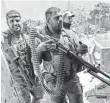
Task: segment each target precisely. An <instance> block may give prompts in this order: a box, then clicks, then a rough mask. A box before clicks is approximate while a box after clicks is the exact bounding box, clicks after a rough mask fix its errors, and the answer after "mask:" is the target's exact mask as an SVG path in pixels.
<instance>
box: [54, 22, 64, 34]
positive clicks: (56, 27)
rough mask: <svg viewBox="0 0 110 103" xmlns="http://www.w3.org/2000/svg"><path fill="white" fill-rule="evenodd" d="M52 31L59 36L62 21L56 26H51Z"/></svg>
mask: <svg viewBox="0 0 110 103" xmlns="http://www.w3.org/2000/svg"><path fill="white" fill-rule="evenodd" d="M52 29H53V30H54V31H55V32H56V33H57V34H59V33H60V32H61V30H62V21H61V22H59V24H58V25H57V26H52Z"/></svg>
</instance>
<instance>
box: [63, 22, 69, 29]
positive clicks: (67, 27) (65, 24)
mask: <svg viewBox="0 0 110 103" xmlns="http://www.w3.org/2000/svg"><path fill="white" fill-rule="evenodd" d="M63 26H64V28H66V29H70V27H71V24H70V23H65V22H63Z"/></svg>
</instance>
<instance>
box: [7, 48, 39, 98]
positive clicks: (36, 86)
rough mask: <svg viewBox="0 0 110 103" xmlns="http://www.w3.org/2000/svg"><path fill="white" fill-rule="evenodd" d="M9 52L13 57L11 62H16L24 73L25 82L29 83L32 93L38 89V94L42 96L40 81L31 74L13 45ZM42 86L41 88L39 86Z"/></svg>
mask: <svg viewBox="0 0 110 103" xmlns="http://www.w3.org/2000/svg"><path fill="white" fill-rule="evenodd" d="M9 48H10V49H9V50H8V54H9V56H10V57H11V60H12V61H11V63H12V64H15V65H16V67H18V69H19V71H20V73H21V74H22V76H23V78H24V79H25V82H26V83H27V86H28V87H29V89H30V91H31V92H32V93H35V94H36V91H35V89H37V95H38V96H41V91H40V88H41V87H40V86H39V81H35V80H34V79H33V78H32V77H31V76H30V75H29V71H28V70H27V68H26V67H25V66H24V64H23V60H22V59H21V58H20V57H19V55H18V54H17V52H16V51H15V50H14V48H13V47H9ZM39 87H40V88H39Z"/></svg>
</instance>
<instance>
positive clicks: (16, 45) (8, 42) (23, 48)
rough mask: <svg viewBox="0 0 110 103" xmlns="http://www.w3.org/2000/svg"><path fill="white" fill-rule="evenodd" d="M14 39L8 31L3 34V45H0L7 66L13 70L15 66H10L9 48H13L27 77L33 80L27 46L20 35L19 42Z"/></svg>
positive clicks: (29, 52)
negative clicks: (25, 70)
mask: <svg viewBox="0 0 110 103" xmlns="http://www.w3.org/2000/svg"><path fill="white" fill-rule="evenodd" d="M14 39H15V38H14V36H13V34H12V33H11V32H10V31H9V30H8V31H7V32H4V43H2V46H3V50H4V53H5V57H6V60H7V61H8V64H9V66H10V69H11V70H13V69H14V68H15V65H14V64H11V61H12V54H11V52H10V47H13V50H14V51H15V52H17V55H16V56H19V57H20V58H21V60H22V62H23V64H24V66H25V67H26V68H27V70H28V73H29V75H30V76H32V77H33V78H35V75H34V71H33V66H32V63H31V51H30V48H29V46H28V44H27V43H26V41H25V40H24V37H23V35H22V34H21V37H20V39H19V40H14ZM16 69H17V67H16Z"/></svg>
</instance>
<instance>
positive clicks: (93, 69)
mask: <svg viewBox="0 0 110 103" xmlns="http://www.w3.org/2000/svg"><path fill="white" fill-rule="evenodd" d="M33 31H34V30H33ZM35 37H38V38H39V39H40V40H41V41H46V40H49V39H53V41H54V42H55V44H56V47H57V48H58V49H59V50H61V51H63V52H64V53H66V54H68V55H70V56H71V57H72V58H76V59H77V60H78V61H79V62H80V63H81V64H82V65H83V66H85V67H86V68H88V71H87V72H88V73H90V74H91V75H93V76H95V77H96V78H98V79H99V80H101V81H102V82H104V83H106V84H107V85H109V86H110V82H108V81H107V80H105V79H103V78H102V77H100V76H99V75H97V73H100V74H102V75H103V76H105V77H107V78H108V79H110V76H109V75H107V74H106V73H104V72H103V71H101V70H100V69H98V68H96V67H95V66H93V65H91V64H90V63H88V62H87V61H85V60H84V59H82V58H81V57H79V56H77V55H76V54H75V53H74V52H72V51H70V50H68V49H67V48H66V47H64V46H63V45H62V44H61V43H59V41H58V40H57V39H56V38H54V37H53V36H48V35H42V34H39V33H34V38H35Z"/></svg>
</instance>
